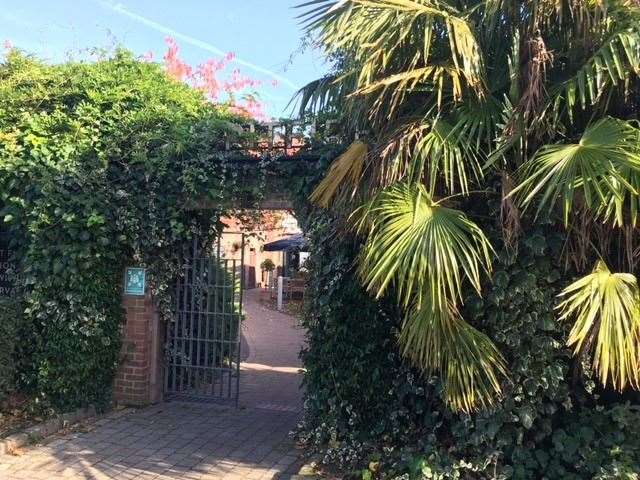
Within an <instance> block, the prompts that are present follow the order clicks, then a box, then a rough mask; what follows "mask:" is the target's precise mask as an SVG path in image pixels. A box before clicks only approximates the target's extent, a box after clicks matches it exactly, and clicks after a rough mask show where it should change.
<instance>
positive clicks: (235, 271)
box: [164, 234, 244, 405]
mask: <svg viewBox="0 0 640 480" xmlns="http://www.w3.org/2000/svg"><path fill="white" fill-rule="evenodd" d="M235 236H237V239H238V240H237V241H235V242H229V241H228V240H229V238H230V237H231V238H235ZM222 239H223V240H224V239H226V240H227V243H231V245H232V248H224V247H225V245H223V240H221V239H220V238H219V239H218V240H217V241H216V242H215V243H214V244H213V245H201V244H200V243H199V242H198V241H197V240H195V241H194V242H193V243H192V244H191V245H190V246H189V247H188V248H185V255H184V265H183V267H182V269H181V272H180V275H179V277H178V278H177V279H176V286H175V293H174V299H173V315H172V319H171V321H169V322H168V323H167V332H166V368H165V375H164V393H165V399H167V400H171V399H174V400H191V401H205V402H206V401H209V402H220V401H226V402H235V403H236V405H237V403H238V393H239V386H240V334H241V332H240V328H241V321H242V287H243V270H244V265H243V264H244V234H225V236H224V237H222ZM227 246H228V245H227Z"/></svg>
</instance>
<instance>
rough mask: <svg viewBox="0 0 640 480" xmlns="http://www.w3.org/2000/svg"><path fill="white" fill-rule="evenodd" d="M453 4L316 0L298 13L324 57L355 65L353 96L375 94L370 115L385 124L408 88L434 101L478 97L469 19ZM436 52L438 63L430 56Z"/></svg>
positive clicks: (477, 55) (479, 64)
mask: <svg viewBox="0 0 640 480" xmlns="http://www.w3.org/2000/svg"><path fill="white" fill-rule="evenodd" d="M452 3H453V2H447V1H443V2H438V3H435V2H431V1H426V0H343V1H325V0H317V1H314V2H309V3H307V4H305V5H306V7H307V8H309V7H311V8H310V10H309V11H308V14H307V15H306V16H304V15H303V16H304V18H305V19H306V20H307V28H308V29H309V31H310V32H313V33H315V34H316V35H317V36H318V37H319V40H320V43H321V44H322V45H323V46H324V48H325V51H326V54H327V55H328V56H338V57H341V56H342V57H345V56H346V57H347V59H348V60H347V61H348V62H349V63H352V64H353V65H357V66H358V69H359V72H358V78H357V82H356V83H357V85H356V88H354V89H353V90H352V93H353V92H355V95H356V96H358V97H361V96H363V95H372V94H373V95H381V97H380V98H381V100H380V101H378V102H375V101H374V102H373V104H374V108H372V110H371V112H370V113H371V115H378V114H379V115H380V119H385V118H388V117H391V116H393V115H394V114H395V113H396V111H397V109H398V108H399V106H400V104H401V103H402V100H403V99H404V97H405V94H406V93H407V92H410V91H411V90H412V89H416V88H419V89H421V90H425V89H427V90H430V91H433V92H436V96H437V97H438V98H440V99H442V98H443V96H444V95H445V92H451V95H453V96H454V97H455V98H459V97H461V96H462V93H463V90H464V86H466V87H468V88H469V89H471V90H472V91H474V92H475V93H476V94H477V95H480V96H481V95H482V94H483V93H484V90H485V86H484V67H483V61H482V54H481V50H480V46H479V45H478V42H477V41H476V39H475V36H474V33H473V30H472V28H471V25H470V23H469V22H468V19H467V18H466V17H465V16H464V14H463V13H461V12H460V11H458V10H457V9H456V8H454V6H452ZM436 49H437V51H438V56H439V57H440V58H439V59H438V60H434V58H433V52H434V50H436ZM442 52H448V53H446V54H445V55H441V53H442ZM407 87H410V88H409V89H408V88H407ZM380 92H382V93H380ZM389 99H391V100H392V101H388V100H389ZM352 101H354V102H355V101H359V100H355V99H353V100H352ZM381 109H383V110H384V111H382V112H381V111H380V110H381Z"/></svg>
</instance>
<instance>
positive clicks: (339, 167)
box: [309, 141, 368, 208]
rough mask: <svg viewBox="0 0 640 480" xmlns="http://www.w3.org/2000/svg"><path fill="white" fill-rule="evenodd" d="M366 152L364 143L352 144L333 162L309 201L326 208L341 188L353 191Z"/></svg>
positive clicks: (360, 173) (361, 169)
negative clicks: (344, 187) (349, 188)
mask: <svg viewBox="0 0 640 480" xmlns="http://www.w3.org/2000/svg"><path fill="white" fill-rule="evenodd" d="M367 150H368V149H367V144H366V143H364V142H361V141H355V142H353V143H352V144H351V146H350V147H349V148H348V149H347V151H346V152H344V153H343V154H342V155H340V156H339V157H338V158H336V159H335V160H334V161H333V163H332V164H331V167H329V171H328V172H327V174H326V175H325V177H324V179H323V180H322V181H321V182H320V183H319V184H318V186H317V187H316V188H315V190H314V191H313V193H312V194H311V196H310V197H309V199H310V200H311V201H312V202H313V203H315V204H316V205H319V206H321V207H324V208H327V207H329V205H330V204H331V201H332V200H333V198H334V197H335V195H336V192H337V191H338V189H339V188H340V187H341V186H343V185H344V186H350V187H351V188H352V190H355V189H356V187H357V186H358V182H359V181H360V177H361V176H362V171H363V169H364V162H365V159H366V157H367Z"/></svg>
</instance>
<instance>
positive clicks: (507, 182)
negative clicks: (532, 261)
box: [500, 170, 521, 249]
mask: <svg viewBox="0 0 640 480" xmlns="http://www.w3.org/2000/svg"><path fill="white" fill-rule="evenodd" d="M501 180H502V201H501V202H500V221H501V224H502V238H503V240H504V245H505V246H506V247H507V248H513V249H515V248H516V246H517V244H518V237H519V236H520V233H521V227H520V210H519V209H518V207H517V206H516V204H515V202H514V201H513V198H511V197H510V194H511V191H512V190H513V185H514V184H513V179H512V178H511V175H509V174H508V173H507V172H506V171H505V170H503V171H502V174H501Z"/></svg>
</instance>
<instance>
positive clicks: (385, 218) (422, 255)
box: [355, 183, 492, 309]
mask: <svg viewBox="0 0 640 480" xmlns="http://www.w3.org/2000/svg"><path fill="white" fill-rule="evenodd" d="M355 216H356V218H357V217H358V216H359V220H360V223H359V226H360V229H361V230H362V229H367V230H368V231H367V241H366V243H365V246H364V248H363V251H362V253H361V255H360V259H359V264H360V265H359V272H360V275H361V276H362V279H363V281H364V284H365V286H366V287H367V288H368V289H369V290H370V291H373V292H375V294H376V295H377V296H378V297H380V296H382V295H383V294H384V292H385V291H386V289H387V287H388V286H389V284H393V285H394V286H395V290H396V292H397V295H398V299H399V301H400V303H401V304H402V305H404V306H405V307H407V306H409V305H414V306H417V307H420V306H421V304H422V301H423V300H424V299H425V298H428V299H429V302H430V304H431V305H433V306H434V308H439V309H445V308H447V307H446V306H447V305H449V304H455V303H457V302H458V301H461V300H462V296H463V294H462V282H463V278H466V279H467V280H468V281H469V283H470V284H471V285H472V287H473V288H474V289H475V290H476V291H478V292H479V291H480V277H481V273H482V272H483V271H485V272H489V271H490V270H491V253H492V248H491V245H490V244H489V241H488V240H487V238H486V237H485V235H484V233H483V232H482V230H481V229H480V228H479V227H478V226H477V225H476V224H475V223H473V222H472V221H471V220H469V219H468V218H467V216H466V215H465V214H464V213H462V212H460V211H458V210H454V209H451V208H447V207H443V206H442V205H440V204H438V203H437V202H435V201H434V200H433V199H432V197H431V195H430V194H429V192H428V191H427V190H426V189H425V188H424V186H422V185H411V184H407V183H399V184H396V185H393V186H391V187H389V188H387V189H385V190H383V191H381V192H380V193H379V194H377V195H376V196H375V197H374V198H373V199H372V200H371V201H370V202H369V203H368V204H367V205H366V206H365V207H362V208H361V209H359V210H358V211H356V213H355Z"/></svg>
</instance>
